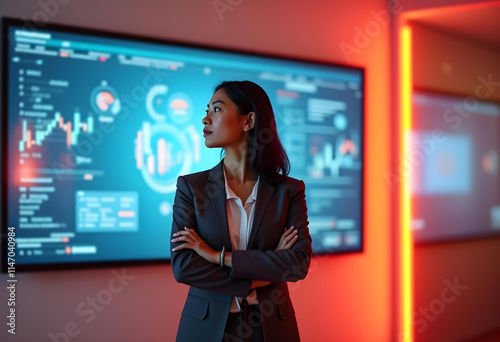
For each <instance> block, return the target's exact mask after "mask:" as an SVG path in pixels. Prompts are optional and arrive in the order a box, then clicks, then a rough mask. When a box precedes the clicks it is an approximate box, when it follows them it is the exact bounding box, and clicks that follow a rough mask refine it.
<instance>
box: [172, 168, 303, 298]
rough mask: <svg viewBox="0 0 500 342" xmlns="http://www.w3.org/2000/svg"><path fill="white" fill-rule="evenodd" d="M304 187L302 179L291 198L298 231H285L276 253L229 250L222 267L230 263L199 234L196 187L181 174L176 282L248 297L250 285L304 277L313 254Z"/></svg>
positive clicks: (176, 224)
mask: <svg viewBox="0 0 500 342" xmlns="http://www.w3.org/2000/svg"><path fill="white" fill-rule="evenodd" d="M304 190H305V187H304V183H303V182H299V183H298V184H297V185H296V187H295V189H294V190H293V191H292V192H291V196H290V200H289V208H288V217H287V221H286V226H287V227H289V226H292V223H293V225H294V226H295V227H296V228H297V229H293V227H291V228H290V229H285V230H284V232H283V234H282V236H281V239H280V241H279V243H278V245H277V246H276V247H275V249H274V250H272V251H271V250H270V251H260V250H244V251H239V250H237V251H233V252H232V253H230V252H228V253H227V254H226V256H225V258H224V265H225V266H228V267H220V266H219V257H220V251H215V250H213V249H212V248H211V247H210V246H209V245H208V244H207V243H206V242H205V241H203V240H202V239H201V238H200V237H199V235H198V233H197V226H196V217H195V212H194V211H195V209H194V203H193V201H194V200H195V198H194V196H193V192H194V190H192V189H190V187H189V185H188V183H187V182H186V181H185V179H184V178H183V177H179V179H178V183H177V192H176V198H175V202H174V217H173V219H174V222H173V226H172V230H173V232H174V235H173V238H172V244H171V246H172V247H174V248H172V268H173V271H174V276H175V277H176V279H177V281H179V282H182V283H185V284H188V285H191V286H195V287H198V288H201V289H205V290H209V291H213V292H218V293H224V294H229V295H236V296H241V297H245V296H246V295H247V294H248V292H249V290H250V289H251V288H254V287H257V286H264V285H267V284H269V282H272V281H278V282H280V281H281V282H283V281H297V280H299V279H303V278H304V277H305V275H306V274H307V270H308V267H309V262H310V257H311V253H312V251H311V239H310V236H309V232H308V227H307V225H308V221H307V208H306V205H305V194H304ZM179 243H181V244H179ZM235 258H236V259H237V260H236V261H235ZM235 262H236V264H235ZM297 269H300V271H299V272H298V274H299V276H298V277H294V278H293V279H290V278H287V276H286V275H287V274H288V275H290V274H292V275H293V273H294V272H295V273H297V272H296V270H297Z"/></svg>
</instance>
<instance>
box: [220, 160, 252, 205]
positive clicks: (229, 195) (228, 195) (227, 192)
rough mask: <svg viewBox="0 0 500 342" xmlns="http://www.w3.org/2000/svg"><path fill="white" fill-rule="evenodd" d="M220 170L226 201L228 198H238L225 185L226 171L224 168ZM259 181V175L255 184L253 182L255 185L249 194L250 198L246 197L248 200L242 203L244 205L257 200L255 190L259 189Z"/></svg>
mask: <svg viewBox="0 0 500 342" xmlns="http://www.w3.org/2000/svg"><path fill="white" fill-rule="evenodd" d="M222 170H223V171H224V185H225V187H226V200H228V199H230V198H235V199H236V198H239V197H238V196H237V195H236V194H235V193H234V192H233V190H231V188H230V187H229V185H228V184H227V177H226V169H225V168H224V167H222ZM259 180H260V175H259V176H258V177H257V182H255V185H254V186H253V190H252V193H251V194H250V196H248V199H247V201H246V203H244V204H247V203H251V202H253V201H255V200H257V190H258V189H259Z"/></svg>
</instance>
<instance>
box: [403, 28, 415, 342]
mask: <svg viewBox="0 0 500 342" xmlns="http://www.w3.org/2000/svg"><path fill="white" fill-rule="evenodd" d="M411 38H412V36H411V28H410V27H409V26H402V27H401V31H400V68H401V70H400V77H401V79H400V87H401V98H400V113H401V130H400V132H401V135H400V146H401V147H402V155H403V160H404V161H405V160H407V158H408V156H409V152H410V129H411V121H412V102H411V96H412V86H413V79H412V56H411V55H412V40H411ZM404 165H405V163H404V162H403V163H401V164H400V168H401V169H400V175H401V176H402V177H403V181H402V182H401V222H400V223H401V225H400V226H401V233H400V234H401V236H400V239H401V240H400V242H401V246H400V251H401V266H400V267H401V270H400V271H401V272H400V276H401V279H400V281H401V283H400V291H401V301H400V305H401V307H400V310H401V311H400V313H401V315H400V317H401V320H402V321H401V325H400V326H401V328H402V330H403V331H402V332H403V336H405V341H410V342H411V341H413V330H412V324H411V319H412V311H413V241H412V233H411V227H410V222H411V197H410V177H409V172H408V171H407V170H406V171H405V167H404Z"/></svg>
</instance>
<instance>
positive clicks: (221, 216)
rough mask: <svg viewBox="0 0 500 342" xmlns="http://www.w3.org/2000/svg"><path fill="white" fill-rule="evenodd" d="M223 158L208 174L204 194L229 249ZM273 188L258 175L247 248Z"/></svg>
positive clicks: (250, 243)
mask: <svg viewBox="0 0 500 342" xmlns="http://www.w3.org/2000/svg"><path fill="white" fill-rule="evenodd" d="M223 166H224V159H222V160H221V161H220V163H219V164H217V165H216V166H214V167H213V168H212V169H211V170H210V173H209V174H208V184H207V188H206V194H208V196H209V198H210V202H211V203H212V209H213V211H214V214H215V218H216V220H217V225H218V226H219V234H220V237H221V241H222V243H223V244H224V246H226V250H228V251H231V250H232V246H231V238H230V236H229V226H228V224H227V210H226V187H225V182H224V170H223ZM274 190H275V188H274V187H273V186H272V185H271V184H269V183H267V182H266V181H265V180H264V177H262V176H261V177H260V180H259V188H258V189H257V203H256V204H255V205H256V206H255V211H254V213H255V214H254V215H255V216H254V219H253V224H252V232H251V233H250V238H249V239H248V244H247V249H252V246H253V243H254V241H255V238H256V236H257V233H258V231H259V229H260V226H261V221H262V218H263V217H264V214H265V211H266V209H267V207H268V204H269V202H270V201H271V198H272V197H273V194H274Z"/></svg>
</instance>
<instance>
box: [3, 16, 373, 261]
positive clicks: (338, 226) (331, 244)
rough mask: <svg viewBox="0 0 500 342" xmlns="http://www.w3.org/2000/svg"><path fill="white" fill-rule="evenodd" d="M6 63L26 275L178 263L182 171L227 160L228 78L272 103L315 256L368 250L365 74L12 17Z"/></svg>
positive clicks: (7, 24) (13, 186) (7, 214)
mask: <svg viewBox="0 0 500 342" xmlns="http://www.w3.org/2000/svg"><path fill="white" fill-rule="evenodd" d="M3 56H4V58H3V79H4V83H3V94H2V95H3V97H2V101H3V111H2V117H3V121H2V147H3V156H2V167H3V180H2V194H3V198H2V200H3V205H2V210H3V212H2V227H3V229H4V231H3V233H4V234H6V233H7V227H15V232H16V266H17V268H18V270H30V269H41V268H44V269H47V268H57V267H62V268H67V267H69V266H71V267H73V266H82V265H85V266H88V265H90V264H92V265H97V263H106V264H109V263H111V262H125V261H126V262H132V261H138V262H142V261H153V260H156V261H162V260H168V259H169V256H170V252H169V240H170V230H171V224H172V223H171V219H172V204H173V199H174V195H175V190H176V181H177V178H178V176H179V175H184V174H188V173H192V172H196V171H201V170H206V169H209V168H212V167H213V166H215V165H216V164H217V163H218V162H219V161H220V152H221V151H220V149H208V148H206V147H205V145H204V139H203V132H202V129H203V124H202V122H201V120H202V118H203V117H204V115H205V109H206V106H207V103H208V100H209V99H210V97H211V95H212V92H213V89H214V86H215V85H217V84H218V83H220V82H221V81H223V80H251V81H254V82H256V83H258V84H259V85H261V86H262V87H263V88H264V89H265V90H266V92H267V93H268V94H269V96H270V99H271V102H272V104H273V107H274V109H275V113H276V119H277V126H278V129H279V135H280V137H281V139H282V141H283V143H284V146H285V148H286V150H287V152H288V155H289V157H290V160H291V166H292V168H291V173H290V176H292V177H295V178H299V179H302V180H304V182H305V183H306V189H307V190H306V200H307V204H308V210H309V211H308V213H309V222H310V226H309V228H310V232H311V236H312V238H313V249H314V252H315V253H338V252H351V251H361V250H362V240H363V234H362V232H363V229H362V227H363V224H362V221H363V220H362V218H363V217H362V213H363V210H362V200H363V197H362V194H363V180H362V175H363V154H364V150H363V108H364V105H363V103H364V70H363V69H361V68H355V67H348V66H341V65H332V64H327V63H319V62H313V61H305V60H294V59H289V58H280V57H276V56H265V55H258V54H253V53H248V52H241V51H230V50H221V49H212V48H209V47H206V46H196V45H186V44H181V43H175V42H168V41H160V40H154V39H149V38H144V37H136V36H129V35H121V34H115V33H110V32H102V31H95V30H87V29H79V28H74V27H69V26H60V25H44V26H41V27H40V28H37V26H36V24H33V23H31V24H30V25H28V24H27V23H25V22H24V21H17V20H13V19H4V25H3ZM6 247H7V245H6V244H4V248H6ZM4 252H5V249H4ZM4 254H5V253H4ZM4 259H5V258H4ZM3 266H4V270H5V266H6V264H5V262H4V264H3Z"/></svg>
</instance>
